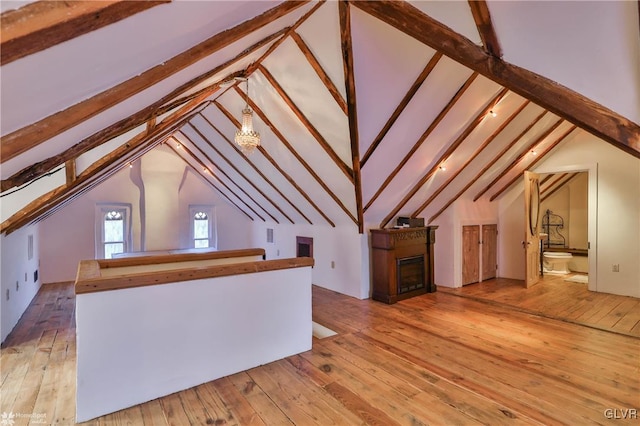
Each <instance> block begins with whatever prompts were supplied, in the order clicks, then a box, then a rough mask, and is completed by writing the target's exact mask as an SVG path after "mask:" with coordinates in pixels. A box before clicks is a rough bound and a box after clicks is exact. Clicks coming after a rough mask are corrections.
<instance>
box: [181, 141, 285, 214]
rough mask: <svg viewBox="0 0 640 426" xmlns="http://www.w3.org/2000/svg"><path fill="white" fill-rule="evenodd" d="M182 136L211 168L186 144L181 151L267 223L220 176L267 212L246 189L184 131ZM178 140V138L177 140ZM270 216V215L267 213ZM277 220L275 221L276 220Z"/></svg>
mask: <svg viewBox="0 0 640 426" xmlns="http://www.w3.org/2000/svg"><path fill="white" fill-rule="evenodd" d="M180 135H181V137H183V138H184V139H185V140H187V141H188V142H189V143H190V144H191V145H192V146H193V148H194V149H196V150H197V151H198V152H199V153H200V155H202V156H203V157H204V159H205V160H207V161H208V162H209V163H210V164H211V166H207V165H206V164H205V163H204V161H203V160H202V159H200V158H199V157H198V156H197V155H196V154H195V153H193V152H192V151H191V150H190V149H189V148H188V147H187V146H186V144H184V143H183V144H182V146H181V148H180V149H184V150H185V151H186V152H187V153H188V154H189V155H190V156H192V157H193V158H194V159H195V160H196V161H197V162H198V163H200V164H201V165H202V168H203V171H205V172H206V173H209V172H211V175H212V176H213V177H214V178H215V179H216V180H217V181H218V182H220V184H221V185H222V186H224V187H225V188H226V189H227V191H229V192H230V193H231V194H232V195H233V196H234V197H236V198H237V199H238V200H240V201H241V202H242V204H244V205H245V206H247V208H248V209H249V210H251V211H252V212H253V214H255V215H256V216H258V218H259V219H260V220H262V221H263V222H266V221H267V220H266V219H265V218H264V217H263V216H262V215H261V214H260V213H258V212H257V211H256V210H255V209H254V208H253V207H251V205H249V203H247V201H246V200H245V198H243V197H241V196H240V195H238V194H236V193H235V192H234V191H233V189H231V187H230V186H229V185H227V184H226V183H225V182H224V181H223V180H222V179H220V176H218V174H221V175H222V176H224V177H226V178H227V179H228V180H229V182H231V183H233V184H234V185H235V187H236V188H237V189H239V190H240V191H241V192H242V193H244V194H245V196H246V198H248V199H249V200H251V201H253V203H254V204H255V205H256V206H258V207H259V208H261V209H262V211H264V212H266V210H265V209H264V208H263V207H262V206H260V204H258V203H257V202H256V200H254V199H253V198H252V197H251V196H250V195H249V194H247V192H246V191H245V190H244V188H242V187H241V186H240V185H238V183H237V182H236V181H234V180H233V179H231V177H229V175H228V174H227V173H226V172H225V171H224V170H222V169H220V167H218V165H217V164H216V162H215V161H213V159H212V158H211V157H209V155H208V154H207V153H206V152H204V150H203V149H202V147H200V146H199V145H198V144H196V143H195V142H193V141H192V140H191V139H190V138H189V136H188V135H186V134H185V133H184V132H183V131H180ZM176 140H177V138H176ZM213 167H215V168H216V170H217V171H218V172H219V173H214V171H213ZM267 214H269V213H267ZM274 220H275V219H274Z"/></svg>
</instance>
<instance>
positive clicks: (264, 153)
mask: <svg viewBox="0 0 640 426" xmlns="http://www.w3.org/2000/svg"><path fill="white" fill-rule="evenodd" d="M234 88H235V90H236V93H238V95H239V96H240V97H241V98H243V99H245V100H246V99H247V97H246V95H245V94H244V92H242V90H240V88H239V87H238V86H235V87H234ZM219 109H220V108H219ZM221 111H222V114H223V115H224V116H225V117H227V119H229V121H231V122H232V123H233V125H234V126H235V127H236V128H237V129H239V128H240V127H241V126H242V124H241V123H240V121H239V120H238V119H237V118H235V117H234V116H233V115H232V114H231V113H229V111H227V109H226V108H224V110H221ZM200 115H201V116H202V118H204V119H205V120H206V121H207V123H209V125H211V127H214V126H213V124H212V123H211V121H209V119H208V118H207V117H205V116H204V115H203V114H200ZM225 140H228V139H225ZM232 146H233V148H234V149H235V150H236V151H237V152H239V153H242V151H240V149H238V147H237V146H236V145H235V144H232ZM256 149H257V151H258V152H260V154H262V156H263V157H264V158H265V159H266V160H267V161H268V162H269V163H270V164H271V165H272V166H273V167H274V168H275V169H276V170H277V171H278V172H279V173H280V174H281V175H282V176H283V177H284V178H285V179H286V180H287V182H289V183H290V184H291V185H292V186H293V187H294V188H295V189H296V190H297V191H298V192H299V193H300V194H301V195H302V196H303V197H304V195H305V194H304V191H302V188H300V187H299V186H298V184H297V183H296V181H295V180H294V179H293V178H292V177H291V176H290V175H289V174H288V173H287V172H285V171H284V170H283V169H282V167H280V165H279V164H278V163H277V162H276V161H275V160H274V159H273V157H271V155H269V153H268V152H267V150H266V149H264V147H263V146H262V145H258V146H257V148H256ZM244 157H245V159H246V160H247V162H248V163H249V164H250V165H251V167H253V169H254V170H255V171H256V172H257V173H259V174H260V176H262V177H263V179H264V180H265V181H266V182H269V184H270V185H271V187H272V188H273V189H274V190H275V191H277V192H278V194H280V196H281V197H282V198H283V199H284V200H285V201H287V203H289V205H290V206H291V207H293V208H294V209H295V211H297V212H298V214H299V215H300V216H302V217H303V218H304V219H305V220H306V221H307V222H308V223H309V224H310V225H313V223H312V222H311V220H310V219H309V218H308V217H307V216H306V215H305V214H304V213H303V212H302V210H300V209H299V208H298V206H296V205H295V204H294V203H293V202H292V201H291V200H290V199H289V197H287V196H285V195H284V194H283V193H282V191H281V190H280V188H278V187H277V186H276V185H275V184H274V183H273V182H272V181H271V179H268V178H267V177H266V176H265V175H264V173H262V171H261V170H260V169H259V168H258V167H257V166H256V165H255V164H254V163H253V162H251V161H249V159H248V158H247V157H246V156H244Z"/></svg>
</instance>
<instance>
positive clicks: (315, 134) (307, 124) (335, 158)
mask: <svg viewBox="0 0 640 426" xmlns="http://www.w3.org/2000/svg"><path fill="white" fill-rule="evenodd" d="M258 70H259V71H260V72H261V73H262V75H264V76H265V78H266V79H267V81H269V84H271V86H272V87H273V88H274V89H275V91H276V92H277V93H278V94H279V95H280V98H282V100H283V101H284V103H285V104H286V105H287V106H288V107H289V109H290V110H291V111H292V112H293V114H294V115H295V116H296V117H297V118H298V120H300V123H302V125H303V126H304V127H305V128H306V129H307V131H308V132H309V133H310V134H311V136H313V138H314V139H315V140H316V141H317V142H318V143H319V144H320V146H321V147H322V148H323V149H324V151H325V152H326V153H327V155H328V156H329V158H331V159H332V160H333V162H334V163H335V164H336V166H338V168H339V169H340V171H342V172H343V173H344V175H345V176H346V177H347V178H348V179H349V182H351V183H353V182H354V176H353V170H352V169H351V168H350V167H349V166H348V165H347V163H345V162H344V161H343V160H342V159H341V158H340V157H339V156H338V154H336V152H335V151H334V150H333V148H332V147H331V145H329V142H327V140H326V139H325V138H324V136H322V134H321V133H320V132H319V131H318V129H317V128H316V127H315V126H314V125H313V124H312V123H311V121H310V120H309V119H308V118H307V116H306V115H305V114H304V113H303V112H302V110H301V109H300V108H299V107H298V106H297V105H296V104H295V102H293V99H291V97H290V96H289V95H288V94H287V92H286V91H285V90H284V88H283V87H282V86H281V85H280V83H278V81H277V80H276V79H275V77H274V76H273V75H272V74H271V73H270V72H269V70H267V69H266V68H265V67H264V66H263V65H260V66H258Z"/></svg>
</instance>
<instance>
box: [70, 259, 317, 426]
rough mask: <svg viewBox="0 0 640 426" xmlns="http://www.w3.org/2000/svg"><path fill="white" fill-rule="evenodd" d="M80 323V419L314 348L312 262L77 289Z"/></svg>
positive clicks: (78, 416)
mask: <svg viewBox="0 0 640 426" xmlns="http://www.w3.org/2000/svg"><path fill="white" fill-rule="evenodd" d="M247 295H251V296H252V297H247ZM168 313H169V314H168ZM76 323H77V333H78V338H77V352H78V368H77V399H76V406H77V418H76V420H77V421H78V422H82V421H85V420H88V419H91V418H94V417H98V416H101V415H104V414H107V413H111V412H114V411H117V410H121V409H123V408H126V407H130V406H133V405H136V404H140V403H143V402H146V401H150V400H152V399H155V398H158V397H161V396H164V395H168V394H170V393H173V392H177V391H180V390H183V389H187V388H190V387H193V386H197V385H199V384H201V383H205V382H208V381H211V380H215V379H218V378H220V377H223V376H227V375H229V374H234V373H237V372H239V371H243V370H247V369H250V368H253V367H257V366H259V365H262V364H267V363H269V362H272V361H275V360H278V359H281V358H284V357H287V356H291V355H294V354H297V353H300V352H304V351H307V350H310V349H311V339H312V325H311V268H310V267H302V268H290V269H283V270H278V271H266V272H260V273H253V274H244V275H232V276H226V277H218V278H207V279H201V280H194V281H184V282H179V283H170V284H162V285H155V286H145V287H136V288H129V289H124V290H113V291H105V292H98V293H85V294H79V295H78V296H77V298H76ZM185 325H188V326H187V327H185ZM123 348H126V350H123Z"/></svg>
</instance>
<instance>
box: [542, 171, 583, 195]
mask: <svg viewBox="0 0 640 426" xmlns="http://www.w3.org/2000/svg"><path fill="white" fill-rule="evenodd" d="M576 175H577V173H562V174H561V175H560V176H559V177H558V178H557V179H555V180H554V182H553V183H551V184H550V185H549V187H548V188H547V189H546V190H545V191H541V195H542V194H543V193H545V192H547V191H548V190H550V189H551V191H550V192H549V193H548V194H545V195H544V196H543V197H542V198H541V199H540V202H543V201H544V200H546V199H547V198H549V197H551V196H552V195H553V194H555V193H556V192H558V191H559V190H560V189H562V188H563V187H564V186H565V185H566V184H567V183H569V181H570V180H572V179H573V178H574V177H576ZM560 181H562V182H560ZM556 184H557V186H555V188H553V186H554V185H556ZM552 188H553V189H552Z"/></svg>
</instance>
